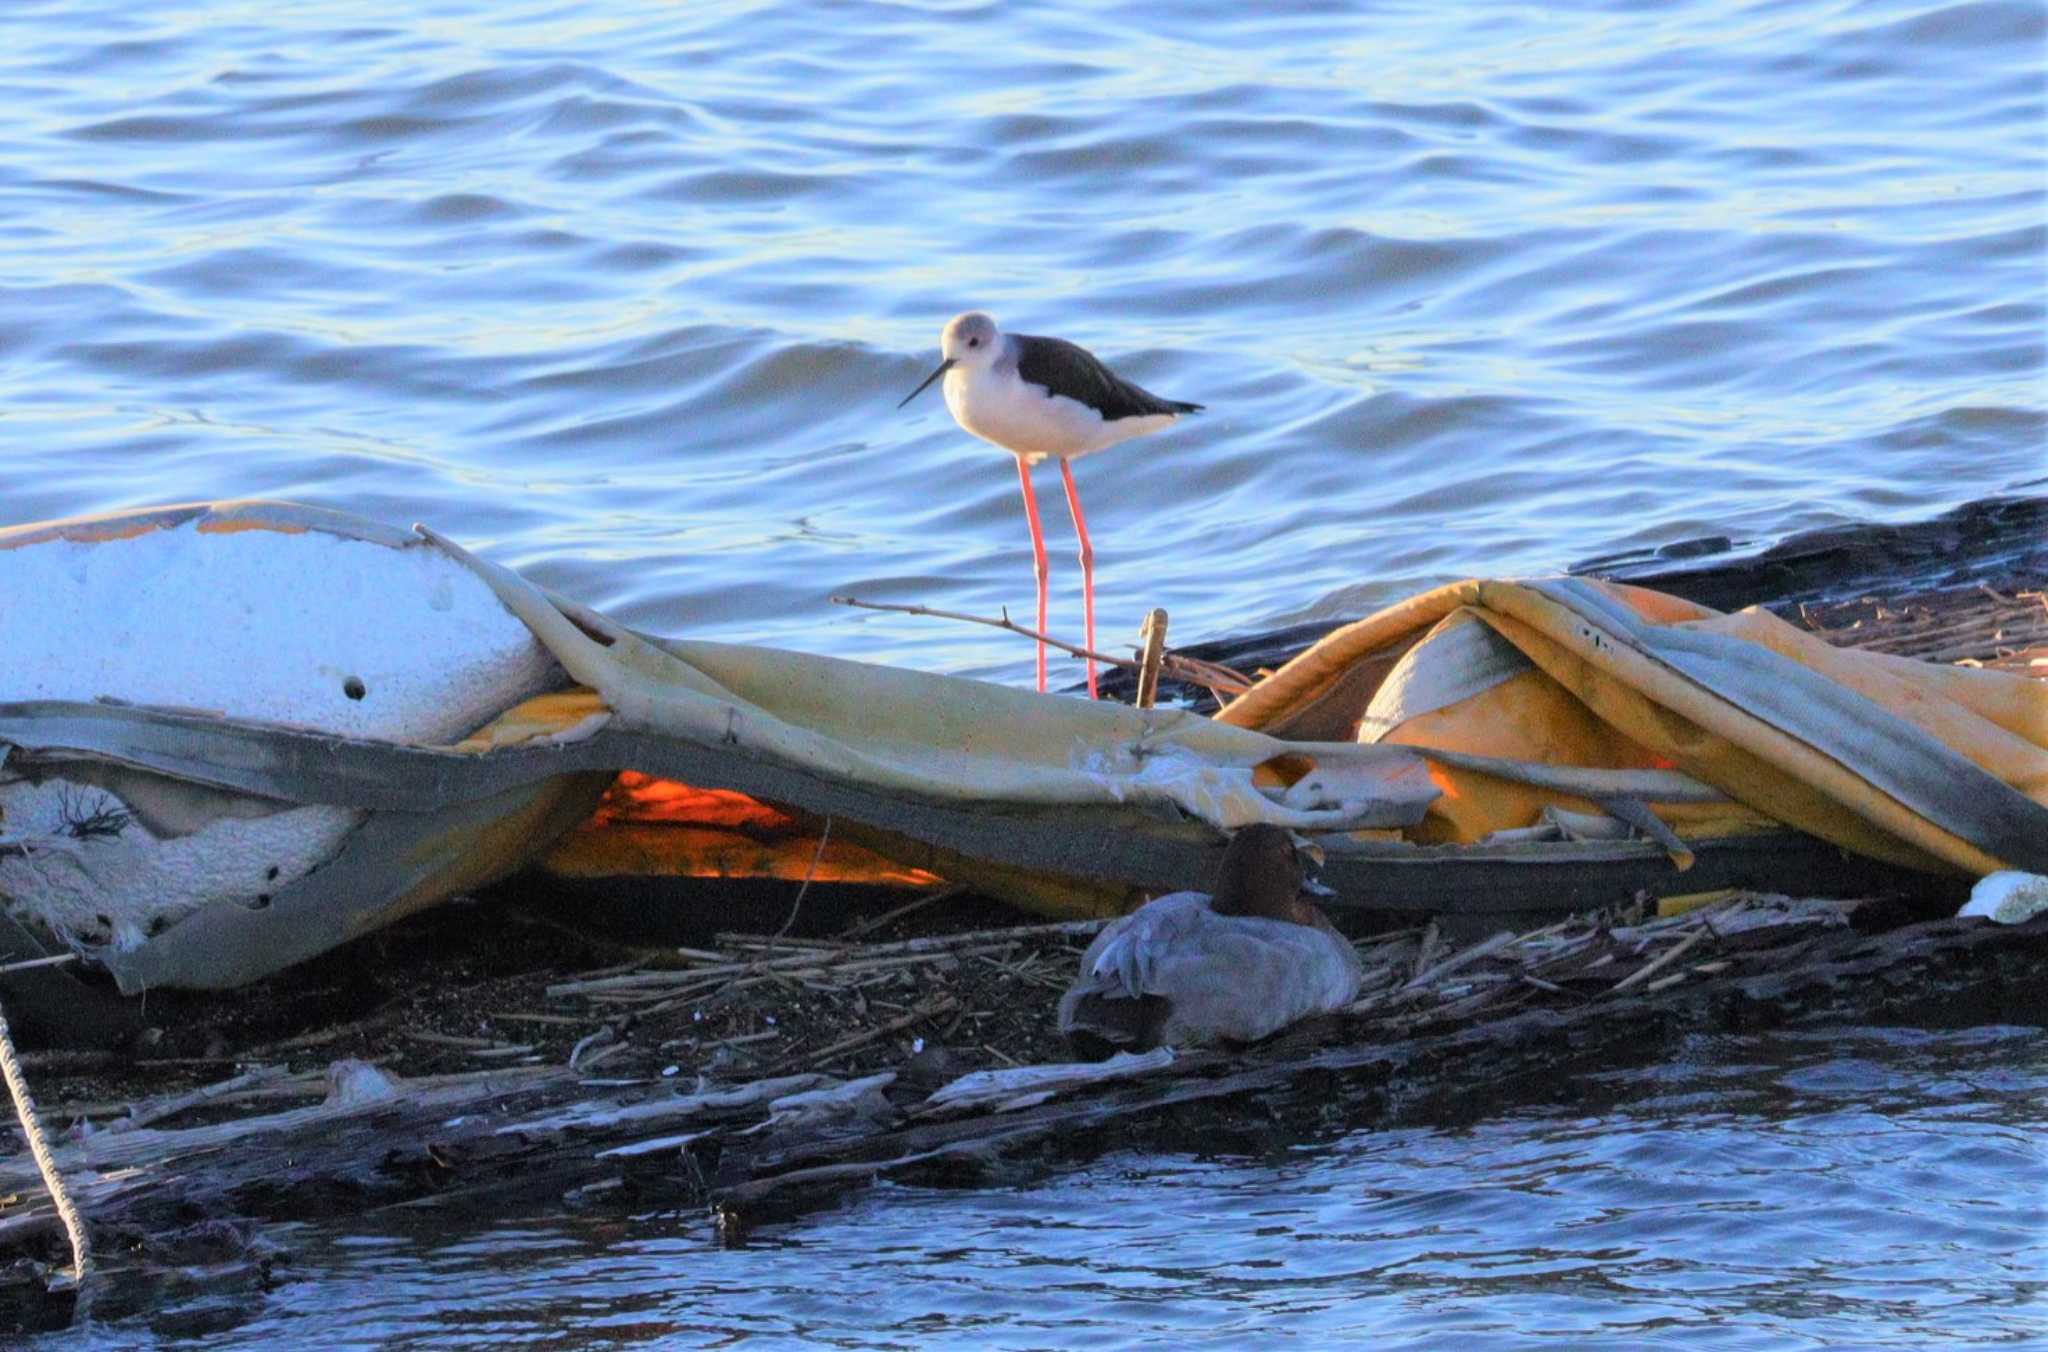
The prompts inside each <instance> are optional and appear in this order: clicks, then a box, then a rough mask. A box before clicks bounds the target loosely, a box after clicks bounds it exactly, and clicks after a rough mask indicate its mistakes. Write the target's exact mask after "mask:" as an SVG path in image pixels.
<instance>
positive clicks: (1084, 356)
mask: <svg viewBox="0 0 2048 1352" xmlns="http://www.w3.org/2000/svg"><path fill="white" fill-rule="evenodd" d="M939 353H940V355H941V356H942V357H943V358H944V360H943V361H941V362H940V363H939V367H938V369H937V370H936V371H933V372H932V373H931V374H930V375H928V376H926V377H925V379H924V384H922V385H919V386H918V387H917V388H916V389H914V390H912V391H911V392H910V393H909V394H908V395H906V396H905V397H904V399H903V403H902V404H898V405H897V406H896V407H898V408H902V407H903V405H904V404H908V403H909V402H910V401H911V400H912V399H915V398H917V396H918V395H920V394H923V393H924V392H925V389H926V388H927V387H928V386H930V384H931V383H932V382H933V381H934V380H937V379H938V378H939V377H940V376H944V377H945V378H946V384H945V392H946V407H947V408H948V409H950V410H952V413H953V420H954V421H955V422H957V423H959V424H960V426H961V427H963V428H965V429H966V430H967V431H969V432H971V433H973V434H974V435H975V436H977V437H980V438H981V439H982V440H983V441H986V442H990V443H992V444H994V445H997V446H1000V447H1002V448H1003V449H1004V450H1006V451H1008V452H1009V453H1010V454H1011V455H1014V456H1016V457H1017V481H1018V483H1019V484H1021V485H1022V486H1023V489H1024V515H1025V516H1026V517H1027V518H1029V520H1030V522H1031V562H1032V567H1033V570H1034V571H1035V572H1036V573H1037V575H1038V632H1039V633H1041V634H1043V633H1044V632H1045V615H1046V575H1047V570H1046V564H1045V531H1044V529H1043V528H1042V527H1041V526H1040V525H1039V522H1038V495H1037V494H1036V493H1035V492H1033V491H1032V488H1031V467H1032V466H1033V465H1035V464H1037V463H1038V462H1039V461H1041V460H1057V461H1059V462H1060V477H1061V478H1062V479H1063V480H1065V482H1066V486H1067V510H1068V511H1069V512H1071V513H1072V514H1073V517H1074V534H1075V535H1076V536H1078V537H1080V541H1081V605H1082V612H1083V616H1084V623H1085V624H1086V627H1087V634H1088V637H1087V646H1088V650H1089V651H1090V652H1093V651H1094V650H1095V550H1094V548H1093V547H1092V546H1091V545H1090V544H1089V543H1088V520H1087V518H1086V517H1084V516H1083V515H1082V514H1081V494H1080V492H1079V490H1078V489H1076V488H1075V487H1074V471H1073V467H1072V466H1071V464H1069V462H1070V461H1072V460H1074V459H1076V458H1078V457H1080V456H1084V455H1089V454H1092V453H1093V452H1096V451H1100V450H1105V449H1107V448H1109V447H1111V446H1114V445H1116V444H1117V443H1118V442H1120V441H1129V440H1130V439H1131V438H1132V437H1142V436H1145V435H1146V434H1147V433H1151V432H1157V431H1159V430H1160V429H1161V428H1165V427H1171V426H1172V425H1173V424H1174V423H1176V422H1178V421H1179V420H1180V416H1181V415H1182V414H1183V413H1198V412H1200V411H1201V408H1202V406H1201V405H1200V404H1188V403H1182V402H1181V401H1179V400H1177V399H1161V398H1160V397H1159V396H1158V395H1156V394H1152V393H1150V392H1148V391H1146V390H1141V389H1139V388H1138V387H1137V386H1136V385H1133V384H1132V383H1131V382H1130V381H1128V380H1125V379H1124V378H1123V377H1122V376H1119V375H1118V374H1117V373H1116V372H1114V371H1112V370H1110V369H1109V368H1108V367H1107V366H1104V365H1103V364H1102V362H1101V361H1099V360H1098V359H1097V358H1096V356H1095V354H1094V353H1092V352H1090V351H1088V350H1087V349H1086V348H1083V347H1078V346H1076V345H1075V344H1073V343H1070V342H1067V341H1066V340H1065V339H1063V338H1037V337H1033V336H1032V335H1031V334H1028V333H1004V332H1003V331H1002V330H1001V329H999V328H997V327H996V321H995V320H993V319H991V318H989V317H988V316H987V315H985V314H983V313H982V312H981V311H979V310H969V311H968V312H967V313H966V314H963V315H956V316H954V318H953V320H952V322H951V323H949V324H947V325H946V328H945V331H944V332H943V333H941V334H940V335H939ZM1038 688H1039V690H1041V691H1043V690H1044V689H1045V644H1044V643H1040V644H1039V645H1038ZM1088 697H1089V698H1090V699H1094V698H1096V689H1095V662H1094V659H1093V658H1090V659H1089V661H1088Z"/></svg>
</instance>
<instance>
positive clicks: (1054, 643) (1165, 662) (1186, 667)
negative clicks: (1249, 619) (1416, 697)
mask: <svg viewBox="0 0 2048 1352" xmlns="http://www.w3.org/2000/svg"><path fill="white" fill-rule="evenodd" d="M832 604H834V605H837V606H854V607H856V608H858V609H861V610H888V611H894V612H895V613H897V614H899V615H928V616H930V617H931V618H933V619H935V620H961V621H964V622H965V623H967V624H985V625H987V626H988V627H989V628H991V629H1000V630H1002V631H1003V632H1005V633H1009V634H1016V635H1017V636H1018V637H1020V638H1028V639H1031V640H1033V641H1034V642H1038V643H1044V644H1047V645H1048V646H1050V647H1054V648H1058V649H1059V650H1060V651H1061V652H1066V653H1072V654H1073V655H1074V656H1076V657H1080V658H1092V659H1093V660H1095V661H1097V662H1103V663H1107V664H1108V665H1110V666H1116V667H1124V668H1127V669H1129V670H1132V671H1136V670H1138V669H1140V668H1141V667H1142V666H1143V663H1142V662H1140V661H1139V660H1138V659H1137V658H1134V657H1115V656H1112V655H1111V654H1109V653H1104V652H1097V651H1095V650H1094V649H1093V648H1084V647H1082V646H1080V645H1079V644H1077V643H1068V642H1067V641H1066V640H1065V639H1058V638H1054V637H1053V636H1052V635H1050V634H1041V633H1039V632H1038V631H1037V630H1036V629H1026V628H1025V627H1024V626H1023V625H1021V624H1019V623H1017V622H1016V621H1015V620H1013V619H1011V618H1010V617H1009V616H1008V615H1003V616H1000V617H992V616H988V615H969V614H967V613H966V612H965V611H960V610H939V609H936V608H934V607H932V606H918V605H899V604H896V603H895V602H891V601H863V600H861V599H860V598H859V597H857V596H835V597H833V598H832ZM1160 672H1161V674H1162V675H1166V676H1170V677H1172V678H1173V679H1174V680H1177V681H1187V682H1189V683H1190V684H1193V685H1201V686H1207V687H1208V688H1209V689H1210V690H1212V691H1215V692H1217V693H1218V694H1219V695H1222V694H1230V695H1238V694H1242V693H1244V692H1245V691H1247V690H1249V689H1251V688H1252V685H1253V681H1252V678H1251V677H1249V676H1247V675H1245V674H1244V673H1243V672H1241V671H1233V670H1232V669H1230V668H1229V667H1226V666H1222V665H1221V664H1219V663H1215V662H1204V661H1202V660H1201V659H1199V658H1194V657H1182V656H1180V655H1179V654H1177V653H1163V654H1162V655H1161V659H1160Z"/></svg>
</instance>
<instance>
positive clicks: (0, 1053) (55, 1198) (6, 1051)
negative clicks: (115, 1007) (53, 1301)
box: [0, 1009, 92, 1313]
mask: <svg viewBox="0 0 2048 1352" xmlns="http://www.w3.org/2000/svg"><path fill="white" fill-rule="evenodd" d="M0 1077H4V1078H5V1079H6V1081H7V1092H8V1093H10V1094H12V1095H14V1115H15V1116H16V1117H17V1118H19V1119H20V1121H21V1132H22V1135H24V1136H26V1137H28V1149H29V1153H30V1154H31V1155H33V1156H35V1161H36V1168H37V1169H39V1170H41V1171H42V1175H43V1186H44V1187H46V1188H48V1189H49V1190H50V1201H51V1202H52V1203H54V1204H55V1206H56V1208H57V1215H58V1217H59V1218H60V1219H61V1220H62V1221H63V1222H64V1233H65V1234H67V1235H69V1236H70V1237H71V1271H72V1274H73V1280H75V1281H76V1282H77V1284H78V1309H79V1311H80V1312H81V1313H82V1312H83V1310H84V1309H85V1275H86V1273H87V1272H88V1271H90V1270H91V1268H92V1242H91V1241H90V1240H89V1239H87V1237H86V1233H85V1218H84V1217H82V1216H80V1215H79V1214H78V1207H77V1204H76V1203H74V1202H73V1201H72V1200H71V1190H70V1189H69V1188H67V1187H65V1186H64V1176H63V1175H62V1174H60V1173H58V1172H57V1160H56V1158H55V1157H54V1156H53V1155H51V1153H50V1138H49V1137H48V1136H46V1135H44V1134H43V1123H42V1119H41V1118H39V1117H37V1116H36V1101H35V1099H34V1097H33V1096H31V1095H30V1094H29V1092H28V1077H27V1076H26V1075H24V1074H23V1073H22V1070H21V1058H20V1057H18V1056H16V1055H15V1054H14V1035H13V1033H12V1032H10V1031H9V1030H8V1027H7V1012H6V1010H5V1009H0Z"/></svg>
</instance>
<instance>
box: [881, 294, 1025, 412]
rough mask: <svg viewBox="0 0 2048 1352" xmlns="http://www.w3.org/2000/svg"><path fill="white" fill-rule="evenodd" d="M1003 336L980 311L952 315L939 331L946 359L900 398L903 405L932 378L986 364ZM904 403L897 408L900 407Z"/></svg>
mask: <svg viewBox="0 0 2048 1352" xmlns="http://www.w3.org/2000/svg"><path fill="white" fill-rule="evenodd" d="M1002 336H1003V335H1002V330H1000V329H998V328H997V327H996V321H995V320H993V319H990V318H989V317H988V316H987V315H985V314H983V313H982V312H981V311H979V310H969V311H968V312H967V313H966V314H962V315H954V316H953V318H952V321H951V322H950V323H948V324H947V325H946V327H945V330H944V331H943V332H942V333H940V334H939V355H940V356H941V357H943V358H945V360H944V361H941V362H940V363H939V368H938V369H937V370H936V371H933V372H932V373H931V374H930V375H928V376H926V377H925V378H924V384H923V385H919V386H918V387H917V388H916V389H914V390H912V391H911V392H910V393H909V394H907V395H905V396H904V397H903V404H907V403H909V402H910V401H911V400H913V399H915V398H917V396H919V395H920V394H923V393H924V392H925V389H926V388H927V387H928V386H930V385H931V383H932V382H933V381H935V380H937V379H938V378H939V377H940V376H942V375H944V374H946V372H948V371H950V370H952V369H953V368H954V367H956V366H963V367H966V368H968V369H970V370H973V369H976V368H981V367H986V366H987V365H988V364H989V363H990V362H993V361H994V360H995V359H996V349H997V348H999V347H1000V346H1001V345H1002V344H1001V341H1000V340H1001V338H1002ZM903 404H898V405H896V407H898V408H902V407H903Z"/></svg>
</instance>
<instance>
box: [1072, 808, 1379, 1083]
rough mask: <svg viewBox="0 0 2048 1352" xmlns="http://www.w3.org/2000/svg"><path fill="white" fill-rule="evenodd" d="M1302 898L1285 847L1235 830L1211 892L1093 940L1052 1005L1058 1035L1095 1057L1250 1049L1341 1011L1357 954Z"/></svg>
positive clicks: (1158, 908) (1166, 905) (1127, 920)
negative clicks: (1158, 1050) (1162, 1048)
mask: <svg viewBox="0 0 2048 1352" xmlns="http://www.w3.org/2000/svg"><path fill="white" fill-rule="evenodd" d="M1302 887H1303V876H1302V867H1301V856H1300V854H1299V853H1298V852H1297V851H1296V849H1295V845H1294V841H1293V838H1292V837H1291V836H1290V835H1289V834H1288V833H1287V832H1286V831H1283V830H1281V829H1280V828H1279V827H1277V826H1266V825H1253V826H1247V827H1245V828H1244V829H1243V830H1241V831H1239V832H1238V833H1237V834H1236V835H1235V836H1233V837H1232V838H1231V841H1230V848H1229V849H1227V850H1226V851H1224V854H1223V864H1222V867H1221V868H1219V869H1218V870H1217V874H1216V890H1215V891H1214V892H1212V893H1209V894H1207V895H1204V894H1203V893H1200V892H1175V893H1173V894H1172V895H1170V896H1164V897H1160V898H1158V899H1157V900H1156V901H1151V902H1147V903H1146V904H1145V905H1143V906H1141V907H1139V908H1138V909H1137V910H1135V911H1133V912H1132V913H1131V914H1129V915H1127V916H1124V917H1123V918H1122V919H1120V920H1116V921H1113V922H1111V923H1110V925H1109V926H1108V928H1106V929H1104V930H1103V931H1102V933H1101V934H1099V935H1097V936H1096V937H1095V942H1094V943H1092V944H1090V945H1089V946H1088V951H1087V952H1086V953H1084V954H1083V955H1082V956H1081V976H1080V979H1079V980H1078V981H1076V982H1075V983H1074V985H1073V987H1072V989H1070V990H1069V991H1068V992H1067V993H1066V995H1065V996H1064V997H1063V998H1062V999H1061V1000H1060V1032H1061V1033H1063V1034H1064V1035H1065V1036H1066V1037H1067V1038H1068V1039H1069V1040H1070V1041H1071V1042H1072V1043H1073V1044H1074V1045H1075V1047H1076V1048H1077V1049H1079V1050H1081V1051H1082V1052H1084V1053H1088V1052H1093V1053H1099V1054H1107V1052H1108V1051H1143V1050H1145V1049H1146V1048H1148V1047H1155V1046H1158V1045H1161V1044H1166V1045H1169V1046H1180V1047H1186V1046H1193V1045H1196V1044H1199V1043H1204V1042H1217V1041H1222V1040H1226V1039H1227V1040H1230V1041H1234V1042H1255V1041H1257V1040H1258V1039H1260V1038H1262V1037H1265V1036H1267V1035H1268V1034H1270V1033H1276V1032H1278V1031H1279V1030H1280V1029H1282V1028H1285V1027H1286V1026H1287V1025H1288V1024H1290V1023H1293V1022H1294V1021H1295V1020H1297V1019H1301V1018H1305V1017H1306V1016H1308V1015H1310V1014H1318V1013H1322V1012H1323V1011H1325V1010H1331V1009H1335V1008H1337V1007H1339V1006H1340V1005H1345V1004H1349V1003H1350V1002H1351V999H1352V997H1354V996H1355V995H1357V993H1358V983H1359V978H1360V975H1361V973H1360V968H1359V963H1358V952H1357V950H1356V949H1354V948H1352V946H1351V944H1350V942H1349V941H1348V940H1346V939H1345V938H1344V936H1343V935H1341V934H1339V933H1337V930H1336V927H1335V926H1333V925H1331V924H1330V922H1329V919H1328V918H1327V917H1325V916H1324V915H1323V913H1322V910H1321V908H1319V907H1318V906H1316V904H1315V903H1314V902H1311V901H1309V900H1307V899H1306V898H1304V897H1303V896H1302V895H1301V893H1302Z"/></svg>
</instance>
